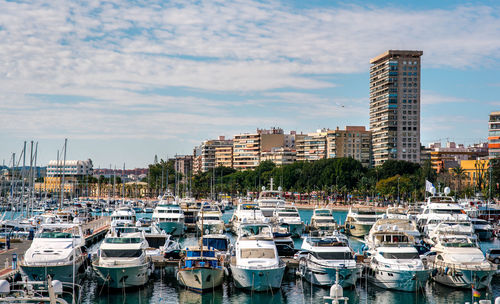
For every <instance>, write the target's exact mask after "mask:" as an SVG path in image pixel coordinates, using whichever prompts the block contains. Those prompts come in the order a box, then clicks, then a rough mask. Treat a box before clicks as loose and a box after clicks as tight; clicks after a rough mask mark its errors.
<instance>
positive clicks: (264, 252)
mask: <svg viewBox="0 0 500 304" xmlns="http://www.w3.org/2000/svg"><path fill="white" fill-rule="evenodd" d="M275 257H276V255H275V254H274V249H273V248H246V249H241V258H242V259H274V258H275Z"/></svg>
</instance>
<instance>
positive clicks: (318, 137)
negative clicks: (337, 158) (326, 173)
mask: <svg viewBox="0 0 500 304" xmlns="http://www.w3.org/2000/svg"><path fill="white" fill-rule="evenodd" d="M328 131H329V130H328V129H321V130H317V132H316V133H308V134H307V135H304V136H301V135H296V139H295V146H296V149H297V161H315V160H320V159H323V158H326V135H327V133H328Z"/></svg>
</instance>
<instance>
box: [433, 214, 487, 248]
mask: <svg viewBox="0 0 500 304" xmlns="http://www.w3.org/2000/svg"><path fill="white" fill-rule="evenodd" d="M443 234H447V235H464V236H467V237H469V238H471V239H475V240H477V235H476V234H475V233H474V226H473V225H472V223H471V222H470V221H457V220H443V221H441V222H439V223H437V224H436V225H435V227H434V229H432V230H430V231H428V233H427V239H426V241H427V243H428V244H431V245H436V244H437V242H438V239H439V236H441V235H443Z"/></svg>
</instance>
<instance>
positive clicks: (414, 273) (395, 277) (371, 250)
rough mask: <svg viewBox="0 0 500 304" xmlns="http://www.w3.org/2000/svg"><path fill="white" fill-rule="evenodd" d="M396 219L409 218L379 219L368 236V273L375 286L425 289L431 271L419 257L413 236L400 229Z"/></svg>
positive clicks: (402, 289) (408, 289)
mask: <svg viewBox="0 0 500 304" xmlns="http://www.w3.org/2000/svg"><path fill="white" fill-rule="evenodd" d="M395 221H407V220H394V219H383V220H378V221H377V223H375V225H373V227H372V229H371V230H370V234H369V235H367V236H366V237H365V241H366V245H367V246H368V254H369V256H370V259H369V262H368V267H367V269H366V273H367V276H368V279H369V280H370V282H372V283H373V284H374V285H376V286H379V287H382V288H386V289H394V290H400V291H415V290H417V289H421V288H423V286H424V285H425V282H426V281H427V278H428V277H429V272H430V270H429V269H428V268H427V267H426V265H425V264H424V263H423V262H422V260H421V259H420V256H419V254H418V251H417V249H416V248H415V247H414V245H415V240H414V238H413V236H411V235H409V234H408V233H406V232H405V231H402V230H400V229H399V227H401V225H397V224H396V223H394V222H395ZM402 224H403V225H405V223H402ZM413 227H415V225H413ZM415 230H416V229H415Z"/></svg>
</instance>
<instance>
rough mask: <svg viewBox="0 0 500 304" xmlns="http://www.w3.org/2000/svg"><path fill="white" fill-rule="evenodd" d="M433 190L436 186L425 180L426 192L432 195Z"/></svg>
mask: <svg viewBox="0 0 500 304" xmlns="http://www.w3.org/2000/svg"><path fill="white" fill-rule="evenodd" d="M432 188H434V185H433V184H432V183H431V182H430V181H428V180H425V191H426V192H429V193H432V191H431V190H432Z"/></svg>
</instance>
